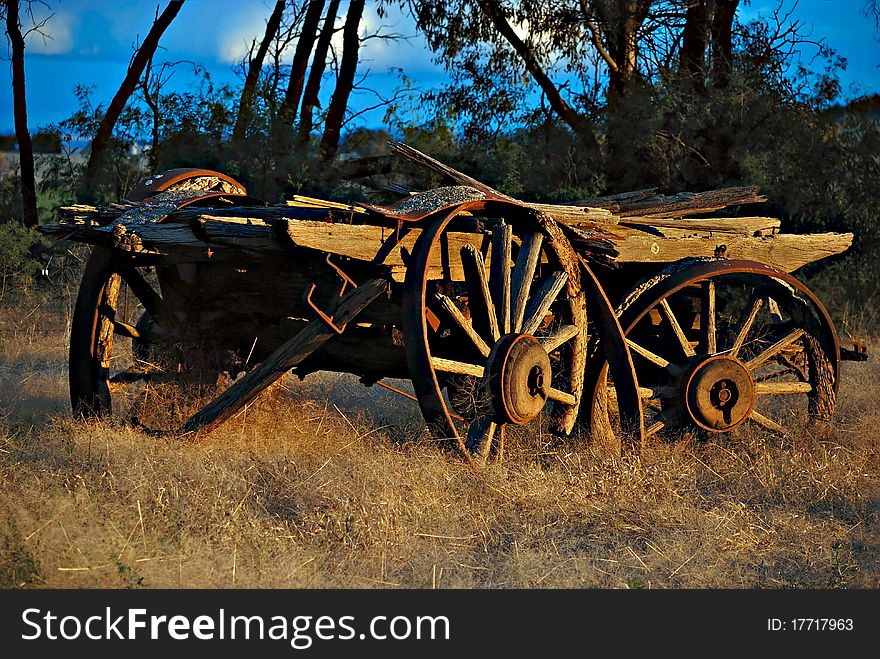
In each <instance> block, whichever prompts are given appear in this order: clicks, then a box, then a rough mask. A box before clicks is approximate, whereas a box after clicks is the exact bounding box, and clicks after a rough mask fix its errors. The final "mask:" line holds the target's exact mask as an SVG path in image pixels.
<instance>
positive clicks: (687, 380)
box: [681, 355, 755, 430]
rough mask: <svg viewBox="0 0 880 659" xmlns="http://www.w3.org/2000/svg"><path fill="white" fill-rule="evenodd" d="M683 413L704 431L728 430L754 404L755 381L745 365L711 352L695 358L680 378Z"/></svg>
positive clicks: (739, 421) (749, 410) (736, 424)
mask: <svg viewBox="0 0 880 659" xmlns="http://www.w3.org/2000/svg"><path fill="white" fill-rule="evenodd" d="M681 400H682V403H683V408H684V412H685V416H686V417H687V418H689V420H690V421H693V422H694V423H695V424H697V425H698V426H700V427H701V428H704V429H706V430H731V429H733V428H735V427H736V426H738V425H739V424H740V423H742V422H743V421H745V420H746V418H747V417H748V416H749V414H751V412H752V409H753V408H754V405H755V381H754V379H752V374H751V372H750V371H749V369H748V368H746V366H745V364H743V363H742V362H741V361H739V360H738V359H734V358H733V357H727V356H725V355H715V356H713V357H708V358H706V359H703V360H700V361H698V362H697V363H696V364H694V365H693V366H692V367H691V368H690V369H689V370H688V371H687V372H686V373H685V376H684V377H683V378H682V384H681Z"/></svg>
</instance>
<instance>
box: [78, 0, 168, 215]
mask: <svg viewBox="0 0 880 659" xmlns="http://www.w3.org/2000/svg"><path fill="white" fill-rule="evenodd" d="M183 2H184V0H171V2H169V3H168V6H167V7H165V10H164V11H163V12H162V13H161V14H160V15H159V16H158V18H156V20H155V22H154V23H153V26H152V27H151V28H150V31H149V33H147V36H146V38H145V39H144V41H143V43H142V44H141V46H140V48H138V49H137V51H136V52H135V54H134V57H132V59H131V63H130V64H129V65H128V71H127V72H126V74H125V78H124V79H123V81H122V84H121V85H120V86H119V90H118V91H117V92H116V94H115V95H114V96H113V100H111V101H110V105H108V106H107V111H106V112H105V113H104V118H103V119H102V120H101V124H100V126H98V130H97V132H96V133H95V137H94V138H93V139H92V145H91V151H90V153H89V160H88V163H87V164H86V169H85V172H84V173H83V180H82V187H81V188H80V192H79V195H78V196H79V198H80V200H81V201H93V200H94V197H95V183H96V180H97V176H98V172H99V171H100V169H101V165H102V164H103V159H104V155H105V153H106V151H107V147H108V146H109V145H110V141H111V137H112V135H113V128H114V127H115V126H116V121H117V120H118V119H119V116H120V115H121V114H122V111H123V110H124V109H125V105H126V103H128V99H129V98H131V95H132V94H133V93H134V90H135V89H136V88H137V85H138V81H139V80H140V78H141V75H142V74H143V72H144V69H145V68H146V66H147V63H148V62H150V61H151V60H152V58H153V55H154V54H155V52H156V48H158V46H159V39H160V38H161V37H162V34H163V33H164V32H165V30H166V29H167V28H168V26H169V25H171V22H172V21H173V20H174V18H175V17H176V16H177V14H178V12H180V9H181V7H183Z"/></svg>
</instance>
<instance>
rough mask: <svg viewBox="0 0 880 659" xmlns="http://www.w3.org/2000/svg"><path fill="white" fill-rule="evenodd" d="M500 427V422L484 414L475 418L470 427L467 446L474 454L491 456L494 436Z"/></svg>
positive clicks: (466, 441)
mask: <svg viewBox="0 0 880 659" xmlns="http://www.w3.org/2000/svg"><path fill="white" fill-rule="evenodd" d="M497 429H498V424H497V423H495V421H493V420H492V419H491V418H490V417H487V416H483V417H479V418H477V419H475V420H474V421H473V423H471V425H470V428H468V434H467V438H466V439H465V448H467V450H468V451H470V452H471V453H472V454H474V455H477V456H479V457H481V458H484V459H485V458H487V457H489V451H490V449H491V448H492V438H493V437H494V436H495V433H496V431H497Z"/></svg>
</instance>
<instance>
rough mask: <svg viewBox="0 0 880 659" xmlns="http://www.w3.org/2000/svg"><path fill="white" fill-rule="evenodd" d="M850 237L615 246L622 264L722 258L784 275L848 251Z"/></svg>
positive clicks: (644, 240) (642, 241)
mask: <svg viewBox="0 0 880 659" xmlns="http://www.w3.org/2000/svg"><path fill="white" fill-rule="evenodd" d="M852 240H853V234H851V233H818V234H807V235H798V234H778V235H776V236H772V237H770V236H761V237H745V236H724V237H712V238H706V237H686V238H663V237H654V236H644V235H632V236H627V237H626V238H624V239H623V240H621V241H618V242H616V243H615V244H614V246H615V248H617V251H618V252H619V256H618V257H617V258H616V259H615V260H616V261H618V262H621V263H671V262H673V261H678V260H679V259H683V258H687V257H699V256H724V257H726V258H730V259H745V260H749V261H759V262H761V263H766V264H768V265H772V266H775V267H777V268H779V269H780V270H784V271H785V272H792V271H794V270H797V269H798V268H800V267H801V266H803V265H806V264H807V263H812V262H813V261H818V260H819V259H824V258H826V257H829V256H833V255H835V254H840V253H841V252H845V251H846V250H847V249H849V247H850V245H851V244H852Z"/></svg>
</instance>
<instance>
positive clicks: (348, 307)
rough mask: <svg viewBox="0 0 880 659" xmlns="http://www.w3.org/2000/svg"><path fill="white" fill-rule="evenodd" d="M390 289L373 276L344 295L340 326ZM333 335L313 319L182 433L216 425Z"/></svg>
mask: <svg viewBox="0 0 880 659" xmlns="http://www.w3.org/2000/svg"><path fill="white" fill-rule="evenodd" d="M387 290H388V282H387V281H386V280H385V279H372V280H370V281H368V282H367V283H365V284H363V285H362V286H359V287H357V288H354V289H351V290H350V291H349V292H348V293H346V294H345V295H344V296H343V297H342V299H341V300H340V302H339V306H338V307H337V309H336V312H335V314H334V317H335V320H336V323H337V325H339V326H342V325H345V324H346V323H348V322H350V321H351V320H353V319H354V318H355V317H356V316H357V315H358V314H359V313H360V312H361V311H363V310H364V309H365V308H366V307H367V306H368V305H369V304H370V303H371V302H372V301H373V300H375V299H376V298H377V297H379V296H380V295H382V294H383V293H385V292H386V291H387ZM334 336H337V334H336V332H335V331H334V330H332V329H331V328H330V327H328V326H327V325H326V324H325V323H324V321H322V320H313V321H312V322H310V323H309V324H308V325H306V326H305V327H304V328H303V329H302V330H301V331H300V332H298V333H297V334H296V335H295V336H294V337H292V338H291V339H289V340H288V341H286V342H285V343H284V344H283V345H282V346H281V347H280V348H278V349H277V350H276V351H275V352H273V353H272V354H271V355H269V356H268V357H267V358H266V359H264V360H263V361H262V362H261V363H260V365H259V366H257V367H256V368H255V369H254V370H253V371H251V372H250V373H247V374H245V375H244V376H243V377H242V378H241V379H240V380H237V381H236V382H235V383H234V384H232V386H230V387H229V388H228V389H227V390H226V391H224V392H223V393H222V394H220V395H219V396H217V397H216V398H215V399H214V400H212V401H211V402H210V403H208V404H207V405H206V406H205V407H203V408H202V409H201V410H199V411H198V412H197V413H196V414H194V415H193V416H192V417H190V419H189V420H188V421H187V422H186V423H185V424H184V426H183V428H182V432H185V433H190V432H196V431H199V430H209V429H211V428H215V427H217V426H218V425H220V424H221V423H223V422H224V421H225V420H226V419H228V418H229V417H231V416H232V415H233V414H235V413H236V412H238V411H239V410H241V409H242V408H243V407H244V406H245V405H247V404H248V403H249V402H251V401H252V400H254V398H256V397H257V395H259V393H260V392H261V391H263V390H264V389H265V388H266V387H268V386H269V385H271V384H272V383H273V382H275V381H276V380H278V379H279V378H280V377H281V376H282V375H284V374H285V373H287V371H289V370H290V369H292V368H293V367H294V366H296V365H297V364H299V363H300V362H301V361H303V360H304V359H305V358H306V357H308V356H309V355H311V354H312V353H313V352H315V350H317V349H318V348H320V347H321V346H322V345H323V344H324V343H325V342H326V341H328V340H329V339H331V338H333V337H334Z"/></svg>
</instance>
